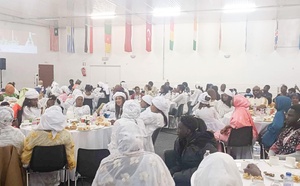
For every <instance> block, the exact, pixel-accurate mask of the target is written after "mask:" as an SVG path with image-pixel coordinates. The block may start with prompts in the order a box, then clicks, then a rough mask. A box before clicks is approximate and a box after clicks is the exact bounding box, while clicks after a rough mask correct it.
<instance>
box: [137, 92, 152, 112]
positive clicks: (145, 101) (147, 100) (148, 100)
mask: <svg viewBox="0 0 300 186" xmlns="http://www.w3.org/2000/svg"><path fill="white" fill-rule="evenodd" d="M152 99H153V97H152V96H150V95H145V96H143V97H142V100H141V102H140V105H141V112H144V111H145V110H146V109H147V108H148V107H150V105H151V104H152Z"/></svg>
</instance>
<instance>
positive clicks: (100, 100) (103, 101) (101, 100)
mask: <svg viewBox="0 0 300 186" xmlns="http://www.w3.org/2000/svg"><path fill="white" fill-rule="evenodd" d="M108 102H109V97H105V98H99V100H98V103H97V108H98V107H99V106H100V105H101V104H102V103H108Z"/></svg>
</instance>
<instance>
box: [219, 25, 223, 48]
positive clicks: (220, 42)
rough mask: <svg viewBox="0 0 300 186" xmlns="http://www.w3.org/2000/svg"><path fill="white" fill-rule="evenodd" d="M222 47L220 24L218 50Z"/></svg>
mask: <svg viewBox="0 0 300 186" xmlns="http://www.w3.org/2000/svg"><path fill="white" fill-rule="evenodd" d="M221 45H222V24H221V23H220V30H219V50H221Z"/></svg>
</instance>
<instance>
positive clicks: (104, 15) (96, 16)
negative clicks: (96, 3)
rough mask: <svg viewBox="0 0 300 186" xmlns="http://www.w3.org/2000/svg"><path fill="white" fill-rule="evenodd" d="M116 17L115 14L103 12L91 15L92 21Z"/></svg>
mask: <svg viewBox="0 0 300 186" xmlns="http://www.w3.org/2000/svg"><path fill="white" fill-rule="evenodd" d="M115 17H116V13H115V12H102V13H93V14H92V15H91V18H92V19H113V18H115Z"/></svg>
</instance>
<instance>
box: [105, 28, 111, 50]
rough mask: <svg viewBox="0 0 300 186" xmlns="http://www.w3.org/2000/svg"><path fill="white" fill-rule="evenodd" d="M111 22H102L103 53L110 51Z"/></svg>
mask: <svg viewBox="0 0 300 186" xmlns="http://www.w3.org/2000/svg"><path fill="white" fill-rule="evenodd" d="M111 27H112V26H111V23H105V24H104V33H105V53H111V29H112V28H111Z"/></svg>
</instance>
